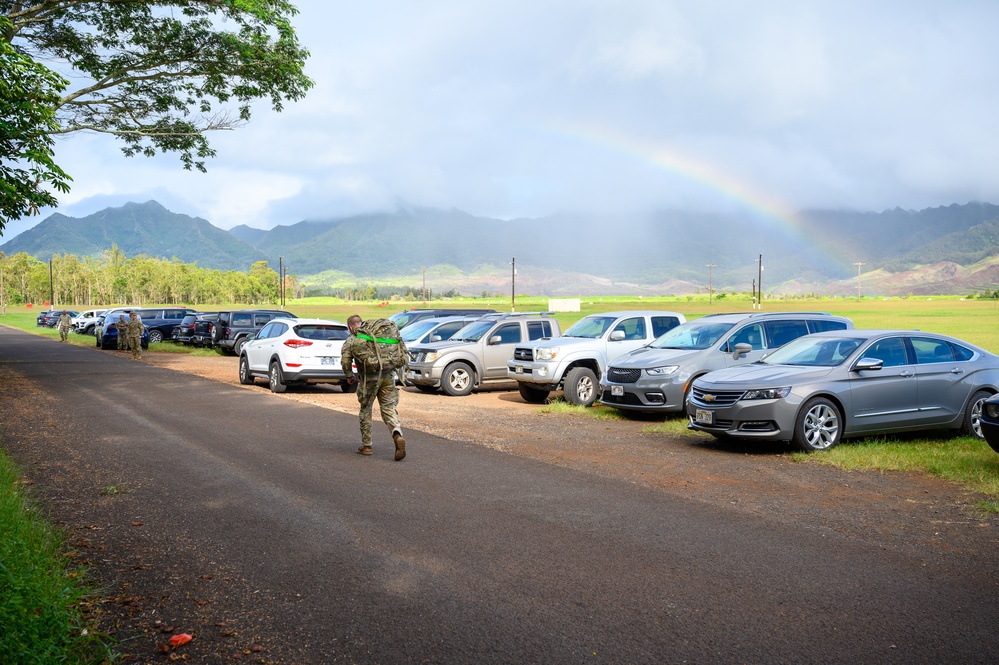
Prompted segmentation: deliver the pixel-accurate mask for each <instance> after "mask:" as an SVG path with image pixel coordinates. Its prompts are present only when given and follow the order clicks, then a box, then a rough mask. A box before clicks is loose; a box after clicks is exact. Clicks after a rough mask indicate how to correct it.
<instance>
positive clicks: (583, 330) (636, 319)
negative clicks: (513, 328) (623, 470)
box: [506, 310, 687, 406]
mask: <svg viewBox="0 0 999 665" xmlns="http://www.w3.org/2000/svg"><path fill="white" fill-rule="evenodd" d="M686 320H687V319H686V317H684V315H683V314H679V313H677V312H660V311H655V310H653V311H621V312H604V313H602V314H591V315H590V316H585V317H583V318H582V319H580V320H579V321H577V322H576V323H575V324H573V325H572V327H570V328H569V329H568V330H566V331H565V334H564V335H562V336H561V337H559V338H557V339H548V340H541V341H537V342H534V343H533V344H522V345H519V346H517V348H516V349H514V351H513V358H511V359H510V360H509V361H508V362H507V364H506V366H507V376H508V377H509V378H511V379H513V380H515V381H516V382H517V387H518V388H519V389H520V396H521V397H523V398H524V399H525V400H526V401H528V402H531V403H533V404H541V403H543V402H544V401H545V400H546V399H548V395H549V394H550V393H551V392H552V391H553V390H558V389H560V388H561V389H562V390H564V392H565V399H566V401H567V402H571V403H572V404H579V405H581V406H590V405H591V404H593V402H594V401H596V398H597V384H598V382H599V381H600V378H601V377H602V376H603V374H604V372H605V371H607V363H609V362H610V361H612V360H614V359H615V358H617V357H618V356H620V355H622V354H625V353H627V352H629V351H634V350H635V349H637V348H639V347H642V346H645V345H646V344H648V343H650V342H651V341H652V340H654V339H655V338H657V337H659V336H660V335H662V334H664V333H666V332H667V331H669V330H671V329H672V328H675V327H676V326H678V325H680V324H681V323H684V322H685V321H686Z"/></svg>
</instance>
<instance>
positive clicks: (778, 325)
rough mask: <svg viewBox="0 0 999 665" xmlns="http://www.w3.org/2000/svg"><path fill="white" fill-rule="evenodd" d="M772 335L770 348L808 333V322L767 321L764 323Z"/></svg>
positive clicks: (770, 335) (768, 332)
mask: <svg viewBox="0 0 999 665" xmlns="http://www.w3.org/2000/svg"><path fill="white" fill-rule="evenodd" d="M763 325H764V327H765V328H766V329H767V335H768V336H769V337H770V348H771V349H776V348H777V347H779V346H784V345H785V344H787V343H788V342H790V341H792V340H795V339H798V338H799V337H801V336H803V335H807V334H808V324H807V323H805V322H804V321H801V320H798V321H767V322H766V323H764V324H763Z"/></svg>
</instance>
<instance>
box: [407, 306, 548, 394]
mask: <svg viewBox="0 0 999 665" xmlns="http://www.w3.org/2000/svg"><path fill="white" fill-rule="evenodd" d="M551 314H552V313H551V312H532V313H523V314H488V315H486V316H483V317H482V318H480V319H478V320H476V321H473V322H472V323H469V324H468V325H466V326H465V327H464V328H462V329H461V330H459V331H458V332H456V333H455V334H454V335H453V336H452V337H451V339H449V340H447V341H446V342H432V343H430V344H421V345H419V346H413V347H410V348H409V368H408V370H407V371H406V381H407V382H409V383H412V384H413V385H415V386H416V387H417V388H418V389H420V390H422V391H424V392H435V391H436V390H437V389H438V388H441V389H442V390H443V391H444V392H445V393H447V394H448V395H453V396H462V395H467V394H468V393H470V392H472V388H478V387H480V386H481V385H482V384H484V383H488V382H490V381H506V380H507V377H506V361H507V360H509V359H510V356H511V355H513V349H514V347H516V346H517V345H518V344H521V343H523V342H526V341H529V340H535V339H547V338H550V337H557V336H558V335H559V333H560V332H561V329H560V328H559V325H558V321H556V320H555V319H554V318H551Z"/></svg>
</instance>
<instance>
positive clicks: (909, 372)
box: [898, 369, 916, 378]
mask: <svg viewBox="0 0 999 665" xmlns="http://www.w3.org/2000/svg"><path fill="white" fill-rule="evenodd" d="M898 375H899V376H904V377H906V378H909V377H910V376H915V375H916V373H915V372H913V371H912V370H911V369H903V370H902V371H901V372H899V373H898Z"/></svg>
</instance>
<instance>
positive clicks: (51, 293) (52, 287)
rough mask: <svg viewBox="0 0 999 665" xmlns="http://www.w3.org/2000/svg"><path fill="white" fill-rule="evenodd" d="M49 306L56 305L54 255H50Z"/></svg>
mask: <svg viewBox="0 0 999 665" xmlns="http://www.w3.org/2000/svg"><path fill="white" fill-rule="evenodd" d="M49 306H50V307H55V285H54V284H53V282H52V257H51V256H50V257H49Z"/></svg>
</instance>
